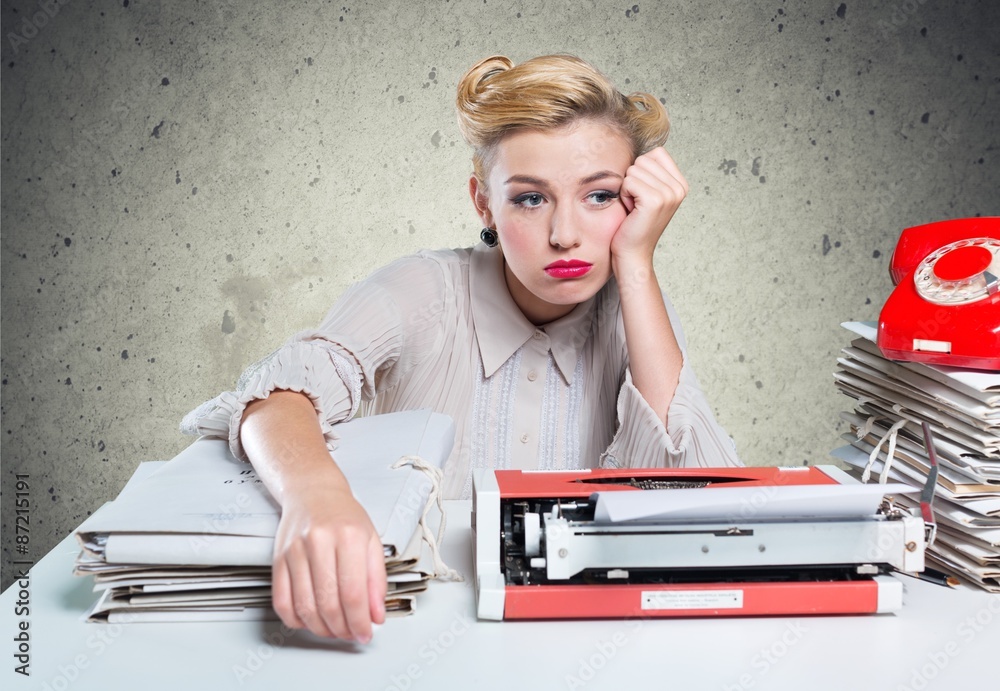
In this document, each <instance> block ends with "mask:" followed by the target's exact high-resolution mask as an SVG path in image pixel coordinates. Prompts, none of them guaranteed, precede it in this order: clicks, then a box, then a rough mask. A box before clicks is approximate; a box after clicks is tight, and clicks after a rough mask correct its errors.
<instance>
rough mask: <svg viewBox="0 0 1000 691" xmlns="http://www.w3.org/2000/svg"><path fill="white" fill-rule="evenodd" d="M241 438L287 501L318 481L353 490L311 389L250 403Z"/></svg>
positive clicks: (271, 488) (269, 484)
mask: <svg viewBox="0 0 1000 691" xmlns="http://www.w3.org/2000/svg"><path fill="white" fill-rule="evenodd" d="M240 441H241V443H242V444H243V449H244V451H245V452H246V454H247V457H248V458H249V459H250V462H251V463H252V464H253V466H254V469H255V470H256V471H257V475H258V476H259V477H260V478H261V480H262V481H263V482H264V485H265V486H266V487H267V489H268V491H270V492H271V495H272V496H274V498H275V499H276V500H277V501H278V503H279V504H281V505H282V506H284V504H285V502H286V501H287V500H288V499H289V498H290V496H291V495H292V494H295V493H299V492H301V491H303V490H308V489H309V488H311V487H312V488H315V487H316V486H317V485H323V486H324V487H325V488H326V489H327V490H330V489H333V490H338V489H341V490H346V491H348V492H349V491H350V490H349V489H348V484H347V479H346V478H345V477H344V474H343V473H342V472H340V469H339V468H338V467H337V464H336V463H334V462H333V460H332V459H331V458H330V452H329V451H328V450H327V448H326V440H325V439H324V438H323V432H322V430H321V429H320V425H319V420H317V418H316V409H315V408H314V407H313V404H312V401H310V400H309V397H308V396H306V395H305V394H301V393H296V392H294V391H274V392H272V393H271V395H270V396H268V397H267V398H264V399H259V400H256V401H252V402H251V403H250V404H249V405H247V407H246V410H245V412H244V414H243V422H242V425H241V426H240Z"/></svg>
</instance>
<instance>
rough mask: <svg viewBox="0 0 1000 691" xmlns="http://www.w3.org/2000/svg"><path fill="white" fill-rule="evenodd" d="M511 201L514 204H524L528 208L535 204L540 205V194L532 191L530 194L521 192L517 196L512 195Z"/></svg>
mask: <svg viewBox="0 0 1000 691" xmlns="http://www.w3.org/2000/svg"><path fill="white" fill-rule="evenodd" d="M512 201H513V202H514V204H515V205H516V206H526V207H529V208H530V207H535V206H541V204H542V195H540V194H536V193H534V192H532V193H530V194H522V195H519V196H517V197H514V199H513V200H512Z"/></svg>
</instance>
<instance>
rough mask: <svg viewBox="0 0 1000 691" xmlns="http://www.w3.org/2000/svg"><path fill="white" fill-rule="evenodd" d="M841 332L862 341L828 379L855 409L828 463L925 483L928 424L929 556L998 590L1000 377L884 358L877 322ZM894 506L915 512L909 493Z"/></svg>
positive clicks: (853, 345)
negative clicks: (932, 477) (932, 532)
mask: <svg viewBox="0 0 1000 691" xmlns="http://www.w3.org/2000/svg"><path fill="white" fill-rule="evenodd" d="M844 327H846V328H847V329H849V330H850V331H853V332H854V333H855V334H857V336H858V338H856V339H855V340H854V341H853V342H852V343H851V345H850V347H848V348H845V349H844V350H843V351H842V357H840V358H838V360H837V364H838V369H837V371H836V372H835V373H834V379H835V380H836V384H837V388H839V389H840V390H841V391H842V392H843V393H845V394H847V395H848V396H850V397H852V398H854V399H856V400H857V405H856V407H855V409H854V411H853V412H845V413H843V414H842V415H841V417H843V419H844V420H846V421H847V422H848V423H849V424H850V426H851V434H845V435H844V439H846V440H848V441H849V442H850V444H851V446H849V447H844V448H841V449H837V450H836V451H835V452H834V456H836V457H837V458H839V459H840V460H842V461H844V462H845V463H847V464H848V465H849V466H850V469H851V471H852V472H853V473H854V474H855V475H857V476H858V477H861V476H862V475H863V474H864V471H865V469H866V468H869V471H870V473H871V477H873V478H878V479H879V481H881V482H884V481H885V480H886V479H889V480H894V481H901V482H907V483H909V484H911V485H918V486H923V484H924V483H925V482H926V478H927V473H928V470H929V468H930V465H931V464H930V460H929V457H928V454H927V451H926V449H925V448H924V441H923V434H922V432H921V423H922V422H927V423H928V424H929V425H930V428H931V432H932V434H933V437H934V449H935V452H936V456H937V461H938V473H939V474H938V482H937V488H936V491H935V499H934V503H933V508H934V517H935V519H936V521H937V523H938V533H937V539H936V540H935V542H934V544H933V545H932V546H931V547H930V548H929V549H928V551H927V559H928V561H929V562H932V563H933V564H934V565H935V566H937V567H939V568H940V569H941V570H943V571H945V572H946V573H949V574H951V575H954V576H957V577H959V578H961V579H963V580H966V581H968V582H971V583H975V584H976V585H979V586H981V587H983V588H985V589H987V590H990V591H992V592H1000V373H994V372H984V371H981V370H970V369H960V368H955V367H940V366H934V365H925V364H920V363H913V362H899V361H890V360H887V359H886V358H884V357H883V356H882V354H881V351H879V349H878V347H877V346H876V345H875V336H876V328H875V325H874V324H871V323H863V322H848V323H846V324H844ZM890 457H891V458H890ZM887 459H888V460H889V463H888V466H889V467H888V470H886V461H887ZM896 500H897V503H899V504H901V505H904V506H909V507H913V506H915V503H914V499H912V498H908V497H906V496H902V495H900V496H897V497H896Z"/></svg>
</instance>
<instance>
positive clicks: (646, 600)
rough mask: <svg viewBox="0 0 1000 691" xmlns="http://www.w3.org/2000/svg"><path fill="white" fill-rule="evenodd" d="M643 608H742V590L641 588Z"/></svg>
mask: <svg viewBox="0 0 1000 691" xmlns="http://www.w3.org/2000/svg"><path fill="white" fill-rule="evenodd" d="M642 608H643V609H743V591H742V590H643V591H642Z"/></svg>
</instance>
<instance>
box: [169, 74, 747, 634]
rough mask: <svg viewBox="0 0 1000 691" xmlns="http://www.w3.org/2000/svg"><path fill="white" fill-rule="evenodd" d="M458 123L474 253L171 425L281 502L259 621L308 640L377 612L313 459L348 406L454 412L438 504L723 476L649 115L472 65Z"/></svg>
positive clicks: (358, 305) (353, 307)
mask: <svg viewBox="0 0 1000 691" xmlns="http://www.w3.org/2000/svg"><path fill="white" fill-rule="evenodd" d="M457 110H458V121H459V126H460V128H461V131H462V134H463V135H464V137H465V138H466V140H467V141H468V142H469V144H470V145H471V146H472V148H473V157H472V161H473V173H472V175H471V177H470V179H469V195H470V197H471V199H472V203H473V206H474V208H475V211H476V213H477V214H478V216H479V219H480V221H481V225H482V228H483V230H482V231H481V239H482V242H481V243H479V244H478V245H476V246H475V247H472V248H466V249H458V250H444V251H425V252H420V253H418V254H416V255H413V256H410V257H406V258H403V259H400V260H398V261H396V262H393V263H392V264H389V265H388V266H386V267H385V268H383V269H380V270H378V271H376V272H375V273H374V274H372V275H371V276H370V277H369V278H367V279H366V280H364V281H362V282H360V283H358V284H356V285H354V286H352V287H351V288H349V289H348V290H347V292H346V293H345V294H344V295H343V296H342V297H341V298H340V299H339V300H338V301H337V303H336V304H335V305H334V306H333V308H332V309H331V310H330V312H329V313H328V314H327V316H326V318H325V319H324V320H323V322H322V323H321V324H320V326H319V328H318V329H316V330H314V331H307V332H303V333H299V334H297V335H296V336H295V337H293V338H292V339H291V340H290V341H289V342H288V343H286V344H285V345H284V346H282V347H281V348H280V349H278V350H277V351H276V352H274V353H273V354H272V355H270V356H268V357H267V358H265V359H264V360H263V361H261V362H260V363H257V364H256V365H254V366H253V367H251V368H250V369H248V370H247V372H245V373H244V375H243V376H242V377H241V379H240V383H239V384H238V386H237V390H236V391H233V392H226V393H223V394H222V395H220V396H218V397H217V398H215V399H213V400H212V401H209V402H207V403H206V404H204V405H202V406H201V407H199V408H198V410H196V411H193V412H192V413H191V414H189V415H188V417H187V418H186V419H185V423H184V427H185V428H186V430H187V431H190V432H193V433H197V434H206V435H214V436H223V437H228V439H229V440H230V445H231V447H232V450H233V452H234V454H236V455H237V457H241V458H247V459H249V460H250V461H251V462H252V463H253V465H254V467H255V468H256V470H257V472H258V474H259V475H260V476H261V478H262V480H263V481H264V483H265V485H266V486H267V487H268V489H269V490H270V491H271V493H272V494H273V495H274V497H275V498H276V500H277V501H278V502H279V503H280V505H281V507H282V515H281V521H280V525H279V528H278V533H277V535H276V539H275V551H274V569H273V604H274V608H275V610H276V611H277V612H278V614H279V615H280V616H281V618H282V620H283V621H284V622H285V623H286V624H287V625H289V626H291V627H295V628H307V629H309V630H310V631H312V632H314V633H316V634H318V635H321V636H334V637H337V638H344V639H354V640H358V641H361V642H367V641H368V640H370V638H371V634H372V622H376V623H380V622H382V621H383V618H384V604H383V601H384V597H385V589H386V579H385V570H384V566H383V556H382V547H381V545H380V543H379V540H378V536H377V534H376V533H375V531H374V529H373V527H372V525H371V522H370V521H369V520H368V516H367V515H366V513H365V511H364V510H363V509H362V507H361V506H359V505H358V503H357V502H356V501H355V500H354V498H353V497H352V495H351V491H350V488H349V487H348V484H347V482H346V480H345V479H344V476H343V475H342V474H341V472H340V471H339V470H338V468H337V465H336V462H335V460H334V461H333V462H331V454H330V450H329V448H328V442H329V441H330V439H331V436H330V435H331V425H333V424H334V423H336V422H339V421H342V420H345V419H349V418H350V417H352V416H353V415H354V414H355V413H356V412H357V411H358V410H359V408H360V409H361V410H362V412H364V413H366V414H367V413H383V412H391V411H396V410H404V409H417V408H430V409H433V410H435V411H438V412H441V413H447V414H449V415H451V416H452V417H453V418H454V420H455V423H456V442H455V447H454V451H453V452H452V454H451V456H450V457H449V458H448V459H447V462H446V464H445V467H444V471H445V486H444V491H445V496H446V497H450V498H460V497H468V496H469V494H470V489H471V479H470V478H471V470H472V469H473V468H505V467H513V468H547V469H563V468H567V469H568V468H585V467H595V466H599V465H601V466H606V467H619V466H621V467H649V466H712V465H738V464H739V461H738V459H737V457H736V454H735V451H734V448H733V444H732V442H731V440H730V439H729V437H728V436H727V435H726V433H725V432H724V431H723V430H722V429H721V428H720V427H719V425H718V424H717V423H716V421H715V419H714V417H713V415H712V413H711V409H710V407H709V405H708V404H707V402H706V401H705V398H704V396H703V394H702V392H701V389H700V387H699V385H698V381H697V379H696V378H695V375H694V373H693V372H692V370H691V368H690V366H689V365H688V363H687V362H686V359H685V356H684V341H683V336H682V334H681V331H680V326H679V323H678V320H677V318H676V315H675V314H674V312H673V309H672V307H671V306H670V304H669V303H668V302H667V301H666V300H665V298H664V297H663V295H662V293H661V291H660V288H659V285H658V283H657V278H656V275H655V273H654V270H653V252H654V250H655V248H656V244H657V241H658V240H659V239H660V236H661V235H662V234H663V231H664V229H665V228H666V226H667V224H668V223H669V222H670V219H671V218H672V217H673V215H674V212H675V211H676V210H677V208H678V206H679V205H680V203H681V201H682V200H683V199H684V197H685V195H686V194H687V192H688V184H687V182H686V181H685V179H684V176H683V175H682V174H681V172H680V171H679V170H678V168H677V166H676V164H675V163H674V161H673V160H672V159H671V157H670V156H669V155H668V154H667V152H666V151H665V150H664V148H663V146H662V145H663V143H664V142H665V141H666V138H667V132H668V129H669V123H668V120H667V115H666V112H665V110H664V108H663V106H662V105H661V104H660V103H659V101H657V100H656V99H655V98H653V97H652V96H650V95H648V94H633V95H631V96H628V97H626V96H624V95H622V94H621V93H620V92H619V91H618V90H617V89H616V88H615V87H614V86H613V85H612V84H611V83H610V82H609V80H608V79H607V78H606V77H605V76H604V75H602V74H601V73H600V72H598V71H597V70H596V69H595V68H594V67H592V66H591V65H589V64H588V63H586V62H584V61H582V60H580V59H578V58H575V57H572V56H567V55H554V56H543V57H538V58H534V59H532V60H528V61H526V62H524V63H521V64H519V65H517V66H515V65H513V64H512V63H511V61H510V60H508V59H507V58H505V57H491V58H488V59H486V60H483V61H481V62H480V63H478V64H476V65H475V66H473V67H472V68H471V69H470V70H469V71H468V72H467V73H466V74H465V76H464V77H463V78H462V80H461V82H460V83H459V86H458V97H457ZM334 459H335V454H334Z"/></svg>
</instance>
